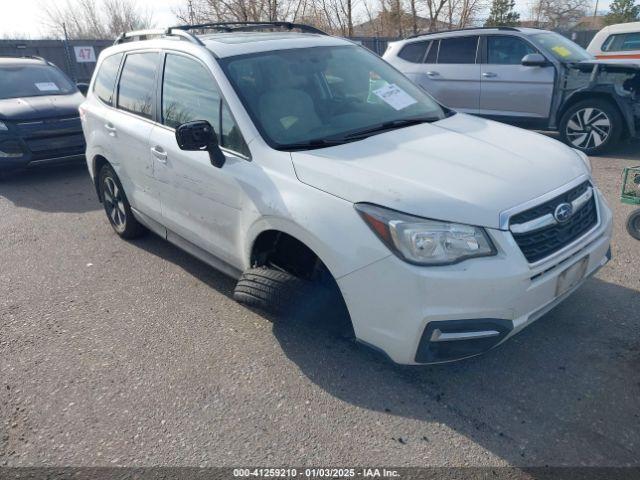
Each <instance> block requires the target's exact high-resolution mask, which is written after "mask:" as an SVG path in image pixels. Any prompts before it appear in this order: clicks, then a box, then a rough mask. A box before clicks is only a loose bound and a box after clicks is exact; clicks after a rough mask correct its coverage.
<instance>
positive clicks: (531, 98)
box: [480, 35, 555, 120]
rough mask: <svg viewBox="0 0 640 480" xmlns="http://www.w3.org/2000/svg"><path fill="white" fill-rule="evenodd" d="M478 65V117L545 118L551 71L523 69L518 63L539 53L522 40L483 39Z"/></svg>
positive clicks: (508, 37)
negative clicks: (483, 55)
mask: <svg viewBox="0 0 640 480" xmlns="http://www.w3.org/2000/svg"><path fill="white" fill-rule="evenodd" d="M486 39H487V40H486V41H487V43H486V51H487V54H486V62H483V63H482V83H481V87H480V113H481V114H483V115H489V116H498V117H510V118H512V119H518V118H521V119H522V120H528V119H540V120H544V119H547V118H549V112H550V110H551V102H552V100H553V89H554V84H555V68H554V67H553V66H552V65H551V63H549V66H546V67H525V66H524V65H522V59H523V57H524V56H525V55H528V54H530V53H539V52H538V51H537V50H536V49H535V48H534V47H533V46H532V45H530V44H529V43H528V42H527V41H526V40H523V39H521V38H518V37H514V36H511V35H489V36H487V37H486Z"/></svg>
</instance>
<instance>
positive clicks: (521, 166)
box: [291, 114, 588, 228]
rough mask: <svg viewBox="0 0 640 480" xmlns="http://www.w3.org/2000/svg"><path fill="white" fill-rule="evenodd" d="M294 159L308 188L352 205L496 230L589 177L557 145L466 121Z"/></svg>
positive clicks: (527, 134)
mask: <svg viewBox="0 0 640 480" xmlns="http://www.w3.org/2000/svg"><path fill="white" fill-rule="evenodd" d="M291 156H292V160H293V165H294V168H295V172H296V175H297V176H298V178H299V180H300V181H301V182H303V183H305V184H308V185H310V186H312V187H315V188H318V189H320V190H323V191H326V192H327V193H330V194H332V195H335V196H338V197H341V198H343V199H345V200H348V201H350V202H354V203H357V202H368V203H374V204H377V205H381V206H385V207H388V208H392V209H395V210H399V211H402V212H405V213H409V214H413V215H417V216H421V217H426V218H432V219H439V220H448V221H453V222H459V223H466V224H471V225H479V226H484V227H489V228H499V225H500V224H499V216H500V212H502V211H504V210H507V209H509V208H511V207H514V206H517V205H520V204H522V203H524V202H526V201H529V200H532V199H535V198H537V197H539V196H540V195H543V194H545V193H548V192H550V191H552V190H555V189H556V188H559V187H561V186H563V185H565V184H567V183H568V182H570V181H571V180H574V179H575V178H577V177H579V176H581V175H584V174H586V173H588V172H587V168H586V166H585V164H584V162H583V161H582V159H581V158H580V157H579V156H578V154H577V153H576V152H575V151H573V150H572V149H571V148H569V147H567V146H566V145H564V144H562V143H560V142H558V141H556V140H553V139H551V138H548V137H545V136H543V135H540V134H537V133H534V132H529V131H526V130H522V129H519V128H515V127H510V126H508V125H504V124H501V123H497V122H493V121H489V120H484V119H481V118H477V117H472V116H469V115H464V114H456V115H454V116H452V117H449V118H447V119H444V120H441V121H439V122H436V123H432V124H420V125H416V126H412V127H407V128H402V129H398V130H393V131H390V132H386V133H383V134H379V135H374V136H372V137H369V138H367V139H364V140H361V141H357V142H352V143H348V144H344V145H339V146H335V147H330V148H326V149H319V150H312V151H306V152H293V153H292V154H291Z"/></svg>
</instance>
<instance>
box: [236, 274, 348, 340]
mask: <svg viewBox="0 0 640 480" xmlns="http://www.w3.org/2000/svg"><path fill="white" fill-rule="evenodd" d="M233 298H234V299H235V300H236V301H237V302H239V303H242V304H244V305H247V306H249V307H252V308H256V309H259V310H263V311H265V312H267V313H270V314H275V315H278V316H282V317H284V318H287V319H291V320H295V321H302V322H309V323H311V322H315V321H323V322H325V323H326V324H327V325H328V326H329V327H330V328H331V330H334V331H335V332H337V333H339V334H340V335H341V336H345V337H350V336H353V331H352V328H351V321H350V320H349V319H348V312H347V310H346V305H345V304H344V301H343V300H342V296H341V294H340V292H339V291H338V287H337V285H335V286H331V285H325V284H323V283H320V282H315V281H311V280H305V279H302V278H299V277H296V276H295V275H292V274H290V273H288V272H284V271H281V270H276V269H273V268H267V267H257V268H251V269H249V270H246V271H245V272H244V273H243V274H242V277H240V280H238V283H237V285H236V288H235V290H234V292H233Z"/></svg>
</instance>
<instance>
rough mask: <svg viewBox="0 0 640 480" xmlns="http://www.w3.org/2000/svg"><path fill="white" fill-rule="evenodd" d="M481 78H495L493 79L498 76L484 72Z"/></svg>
mask: <svg viewBox="0 0 640 480" xmlns="http://www.w3.org/2000/svg"><path fill="white" fill-rule="evenodd" d="M482 76H483V77H484V78H495V77H497V76H498V74H497V73H493V72H484V73H483V74H482Z"/></svg>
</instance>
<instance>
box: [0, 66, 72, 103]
mask: <svg viewBox="0 0 640 480" xmlns="http://www.w3.org/2000/svg"><path fill="white" fill-rule="evenodd" d="M75 92H77V88H76V86H75V85H74V84H73V83H71V81H70V80H69V79H68V78H67V77H66V76H65V75H64V74H63V73H62V72H61V71H60V70H58V69H57V68H55V67H52V66H50V65H20V66H17V65H16V66H3V67H0V99H7V98H19V97H40V96H43V95H68V94H71V93H75Z"/></svg>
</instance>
